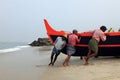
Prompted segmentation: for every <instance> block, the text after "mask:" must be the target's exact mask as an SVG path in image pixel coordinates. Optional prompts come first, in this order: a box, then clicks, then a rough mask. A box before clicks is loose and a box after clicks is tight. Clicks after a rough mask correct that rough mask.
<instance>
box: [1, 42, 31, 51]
mask: <svg viewBox="0 0 120 80" xmlns="http://www.w3.org/2000/svg"><path fill="white" fill-rule="evenodd" d="M27 47H30V46H29V45H28V43H27V42H0V53H6V52H12V51H17V50H21V49H22V48H27Z"/></svg>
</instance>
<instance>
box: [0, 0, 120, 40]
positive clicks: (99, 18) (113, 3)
mask: <svg viewBox="0 0 120 80" xmlns="http://www.w3.org/2000/svg"><path fill="white" fill-rule="evenodd" d="M44 18H46V19H47V20H48V22H49V23H50V25H51V26H52V27H53V28H54V29H56V30H65V31H72V29H78V31H79V32H83V31H88V30H92V29H96V28H99V27H100V26H101V25H105V26H107V28H110V27H113V28H114V29H115V30H116V31H117V30H118V29H119V28H120V0H0V41H25V42H32V41H33V40H36V39H37V38H38V37H47V35H46V30H45V26H44V23H43V19H44Z"/></svg>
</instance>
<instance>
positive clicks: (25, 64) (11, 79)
mask: <svg viewBox="0 0 120 80" xmlns="http://www.w3.org/2000/svg"><path fill="white" fill-rule="evenodd" d="M49 52H50V51H48V49H47V50H43V49H42V48H39V47H34V48H33V47H30V48H25V49H23V50H19V51H15V52H9V53H1V54H0V80H41V79H40V76H41V75H42V74H43V73H44V72H45V71H46V70H47V67H48V66H47V65H46V64H48V60H49V58H48V57H49V56H50V55H49ZM38 65H42V66H43V67H37V66H38Z"/></svg>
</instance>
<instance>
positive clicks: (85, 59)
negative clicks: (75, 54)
mask: <svg viewBox="0 0 120 80" xmlns="http://www.w3.org/2000/svg"><path fill="white" fill-rule="evenodd" d="M83 60H84V62H85V64H84V65H88V64H89V63H88V58H87V57H84V58H83Z"/></svg>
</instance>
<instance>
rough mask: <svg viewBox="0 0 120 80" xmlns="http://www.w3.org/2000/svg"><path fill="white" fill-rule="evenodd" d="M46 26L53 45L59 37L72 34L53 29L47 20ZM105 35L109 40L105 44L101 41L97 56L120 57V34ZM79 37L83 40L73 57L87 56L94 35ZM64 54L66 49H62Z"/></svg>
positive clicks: (84, 33) (110, 33)
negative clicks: (89, 43)
mask: <svg viewBox="0 0 120 80" xmlns="http://www.w3.org/2000/svg"><path fill="white" fill-rule="evenodd" d="M44 24H45V27H46V32H47V35H48V37H49V39H50V41H51V43H52V44H54V41H55V39H56V38H57V37H58V36H63V35H64V34H67V35H69V34H71V33H70V32H66V31H64V30H55V29H53V28H52V26H51V25H50V24H49V23H48V21H47V20H46V19H44ZM105 34H107V40H106V41H105V42H102V41H100V43H99V44H98V47H99V51H98V55H97V56H120V32H106V33H105ZM78 37H81V40H80V42H78V43H77V44H76V46H75V48H76V52H75V54H73V55H72V56H86V55H87V52H88V42H89V40H90V38H91V37H92V34H90V33H87V32H81V33H78ZM62 53H64V54H66V47H65V48H64V49H62Z"/></svg>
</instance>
